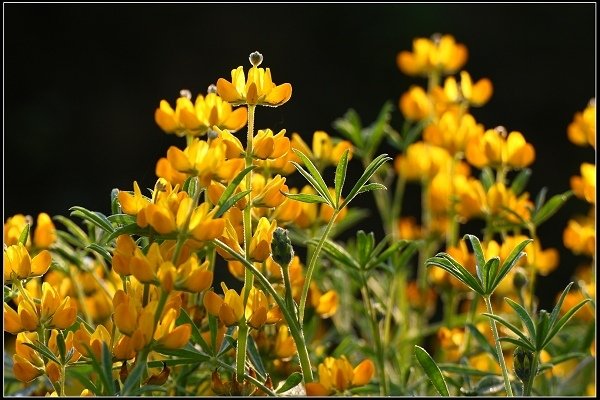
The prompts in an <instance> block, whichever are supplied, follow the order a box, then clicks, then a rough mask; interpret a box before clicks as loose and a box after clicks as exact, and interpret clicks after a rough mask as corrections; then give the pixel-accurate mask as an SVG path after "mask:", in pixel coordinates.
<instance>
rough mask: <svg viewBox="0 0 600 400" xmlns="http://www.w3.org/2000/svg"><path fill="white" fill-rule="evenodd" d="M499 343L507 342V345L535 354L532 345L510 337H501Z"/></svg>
mask: <svg viewBox="0 0 600 400" xmlns="http://www.w3.org/2000/svg"><path fill="white" fill-rule="evenodd" d="M499 340H500V341H501V342H507V343H511V344H514V345H515V346H517V347H522V348H524V349H527V350H529V351H531V352H535V348H534V347H533V345H532V344H531V343H529V342H524V341H523V340H521V339H515V338H512V337H508V336H503V337H501V338H500V339H499Z"/></svg>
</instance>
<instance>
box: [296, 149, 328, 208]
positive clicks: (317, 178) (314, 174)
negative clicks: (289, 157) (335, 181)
mask: <svg viewBox="0 0 600 400" xmlns="http://www.w3.org/2000/svg"><path fill="white" fill-rule="evenodd" d="M292 150H293V151H294V153H296V155H297V156H298V157H299V158H300V159H301V160H302V162H303V163H304V166H305V167H306V169H307V170H308V172H307V171H306V170H304V169H303V168H302V167H301V166H300V165H299V164H298V163H296V162H294V161H290V162H291V163H292V164H294V166H295V167H296V169H297V170H298V172H300V173H301V174H302V176H304V177H305V178H306V179H307V180H308V181H309V183H310V184H311V185H312V186H313V187H314V188H315V190H316V191H317V192H318V193H319V194H320V195H321V196H323V197H324V198H326V199H327V201H328V203H329V205H330V206H331V207H333V208H335V206H336V204H335V202H334V201H333V199H332V198H331V194H329V189H328V187H327V184H326V183H325V181H324V180H323V177H322V176H321V174H320V173H319V170H318V169H317V167H315V164H313V162H312V161H310V159H309V158H308V157H307V156H306V154H304V153H303V152H301V151H300V150H297V149H292ZM309 177H310V178H311V179H309Z"/></svg>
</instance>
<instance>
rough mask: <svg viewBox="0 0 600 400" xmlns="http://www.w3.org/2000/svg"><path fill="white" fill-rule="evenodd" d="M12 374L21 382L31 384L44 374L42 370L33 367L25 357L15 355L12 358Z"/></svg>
mask: <svg viewBox="0 0 600 400" xmlns="http://www.w3.org/2000/svg"><path fill="white" fill-rule="evenodd" d="M13 373H14V374H15V378H17V379H18V380H20V381H21V382H31V381H32V380H34V379H35V378H37V377H38V376H40V375H43V374H44V368H41V367H37V366H35V365H33V364H32V363H31V362H29V360H27V359H26V358H25V357H23V356H20V355H18V354H15V355H14V356H13Z"/></svg>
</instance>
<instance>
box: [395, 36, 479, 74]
mask: <svg viewBox="0 0 600 400" xmlns="http://www.w3.org/2000/svg"><path fill="white" fill-rule="evenodd" d="M467 55H468V53H467V48H466V47H465V46H464V45H462V44H458V43H456V41H455V40H454V37H452V36H451V35H443V36H440V35H434V36H432V38H431V39H429V38H418V39H415V40H413V51H412V52H409V51H402V52H400V53H399V54H398V57H397V59H396V61H397V63H398V67H399V68H400V70H401V71H402V72H404V73H405V74H406V75H410V76H427V75H428V74H430V73H432V72H439V73H442V74H446V75H447V74H451V73H454V72H456V71H457V70H458V69H459V68H461V67H462V66H463V65H464V64H465V62H466V61H467Z"/></svg>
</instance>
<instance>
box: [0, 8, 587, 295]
mask: <svg viewBox="0 0 600 400" xmlns="http://www.w3.org/2000/svg"><path fill="white" fill-rule="evenodd" d="M4 12H5V14H4V23H5V24H4V84H5V89H4V118H5V124H4V167H5V169H4V219H5V220H6V218H7V217H8V216H11V215H13V214H16V213H24V214H30V215H33V216H36V215H37V214H38V213H39V212H42V211H45V212H48V213H50V214H51V215H56V214H62V215H68V208H69V207H70V206H72V205H82V206H85V207H87V208H89V209H93V210H98V211H102V212H108V211H109V199H110V191H111V189H113V188H119V189H125V190H131V188H132V182H133V180H137V181H138V182H139V183H140V186H141V187H151V186H153V183H154V181H155V179H156V178H155V175H154V166H155V163H156V161H157V160H158V158H159V157H161V156H164V155H165V154H166V150H167V148H168V146H170V145H179V146H181V147H182V146H183V145H184V141H183V139H179V138H177V137H175V136H167V135H165V134H164V133H162V131H161V130H160V129H159V128H158V127H157V126H156V125H155V123H154V118H153V114H154V110H155V108H156V107H157V106H158V104H159V101H160V100H161V99H166V100H168V101H169V102H170V103H171V104H172V105H174V102H175V99H176V98H177V96H178V93H179V90H180V89H182V88H187V89H190V90H191V91H192V93H193V95H194V97H195V96H196V95H197V94H198V93H199V92H202V93H205V92H206V88H207V87H208V85H209V84H211V83H214V82H216V80H217V79H218V78H219V77H224V78H227V79H229V78H230V70H231V69H233V68H235V67H237V66H238V65H244V68H246V69H247V67H248V66H249V64H248V61H247V60H248V54H249V53H250V52H252V51H254V50H259V51H261V52H262V53H263V55H264V62H263V65H262V66H263V67H270V68H271V70H272V74H273V80H274V81H275V82H276V83H278V84H279V83H283V82H290V83H291V84H292V86H293V95H292V98H291V100H290V102H288V103H287V104H285V105H284V106H282V107H279V108H275V109H273V108H259V110H258V113H257V122H256V124H257V128H266V127H270V128H272V129H274V130H275V129H277V130H278V129H281V128H286V129H287V130H288V132H289V133H291V132H294V131H295V132H299V133H300V134H302V135H303V136H304V137H305V138H308V137H310V135H311V134H312V132H314V131H315V130H318V129H322V130H326V131H328V132H330V133H334V131H333V129H332V128H331V123H332V122H333V120H334V119H336V118H338V117H340V116H342V115H343V114H344V113H345V111H346V110H347V109H348V108H354V109H356V110H357V111H358V112H359V114H360V115H361V117H362V118H363V121H364V122H365V123H370V122H371V121H372V120H373V119H374V118H375V117H376V115H377V113H378V111H379V109H380V107H381V106H382V105H383V103H384V102H385V101H386V100H391V101H393V102H394V104H397V101H398V99H399V97H400V95H401V93H402V92H403V91H405V90H406V89H408V87H409V86H410V85H412V84H421V85H423V84H425V82H424V81H423V80H419V79H414V78H409V77H407V76H404V75H402V74H401V73H400V71H399V70H398V68H397V66H396V62H395V58H396V55H397V53H398V52H399V51H401V50H410V49H411V43H412V40H413V38H415V37H422V36H430V35H432V34H433V33H436V32H439V33H449V34H452V35H454V36H455V37H456V39H457V41H458V42H460V43H464V44H465V45H466V46H467V47H468V49H469V60H468V62H467V65H466V67H465V69H466V70H468V71H469V72H470V73H471V76H472V77H473V78H474V79H479V78H481V77H484V76H485V77H489V78H490V79H491V80H492V82H493V84H494V96H493V97H492V100H491V101H490V102H489V103H488V104H487V105H486V106H485V107H483V108H481V109H473V114H474V116H475V117H476V119H477V120H478V121H479V122H481V123H483V124H484V126H485V127H486V128H491V127H494V126H497V125H504V126H505V127H507V129H508V130H509V131H510V130H518V131H521V132H522V133H523V134H524V135H525V137H526V139H527V140H528V141H529V142H531V143H533V145H534V146H535V149H536V153H537V156H536V160H535V163H534V164H533V165H532V169H533V177H532V181H531V182H530V184H529V186H528V190H529V191H530V192H531V193H532V194H533V196H535V194H536V193H538V192H539V190H540V189H541V188H542V187H544V186H547V187H549V194H555V193H559V192H563V191H565V190H568V189H569V178H570V176H572V175H574V174H578V173H579V165H580V163H581V162H582V161H584V160H587V161H591V162H593V160H594V157H595V156H594V151H593V150H592V149H591V148H578V147H576V146H575V145H573V144H571V143H570V142H569V141H568V139H567V136H566V128H567V125H568V124H569V123H570V122H571V120H572V119H573V115H574V113H575V112H577V111H581V110H582V109H583V108H584V107H585V105H586V104H587V102H588V101H589V100H590V98H592V97H594V95H595V88H596V86H595V84H596V81H595V62H596V57H595V54H596V53H595V51H596V46H595V39H596V25H595V17H596V7H595V4H593V3H589V4H494V5H484V4H475V5H471V4H412V5H404V4H327V5H318V4H274V5H273V4H222V5H219V4H176V5H171V4H169V5H167V4H145V5H134V4H129V5H118V4H78V5H70V4H69V5H67V4H62V5H60V4H53V5H46V4H28V5H20V4H5V5H4ZM392 124H393V125H394V126H395V127H396V128H397V129H399V128H400V126H401V124H402V118H401V116H400V113H399V111H398V110H397V109H396V112H395V114H394V117H393V119H392ZM383 150H387V151H389V149H383ZM411 196H412V197H411ZM367 197H368V196H364V198H363V199H362V200H361V201H362V203H359V205H361V206H363V207H370V206H372V205H371V203H370V198H367ZM407 200H408V201H409V203H411V204H408V205H407V206H406V208H405V209H407V210H411V209H414V210H416V209H418V206H416V205H415V202H416V201H418V200H417V197H416V195H409V197H408V198H407ZM586 210H587V207H586V205H585V204H584V203H583V202H581V201H579V200H576V199H572V200H570V201H569V202H568V204H567V205H566V206H565V207H564V208H563V209H562V210H561V211H560V212H559V213H558V214H557V215H556V216H555V217H554V218H553V219H552V220H550V221H549V222H547V223H546V224H545V225H543V226H542V227H541V228H540V236H541V238H542V244H543V246H544V248H545V247H550V246H552V247H557V248H558V249H559V250H560V251H561V265H560V266H559V268H558V270H557V271H555V272H554V273H553V274H552V275H551V276H550V277H548V278H544V279H542V280H541V281H540V285H539V287H538V289H539V292H540V294H542V293H543V294H544V295H545V297H544V301H545V302H546V304H547V302H548V301H551V297H553V296H554V294H555V293H556V292H557V291H559V290H560V289H561V287H564V286H565V285H566V283H567V280H568V279H569V277H570V275H571V274H572V272H573V269H574V268H575V267H576V266H577V265H578V264H579V263H580V262H581V261H582V259H580V258H577V257H574V256H573V255H571V254H570V253H568V252H567V251H566V250H565V249H564V247H563V246H562V231H563V228H564V226H566V222H567V220H568V218H569V216H571V215H572V214H573V213H577V212H578V213H582V212H585V211H586ZM373 221H376V220H375V219H371V220H368V221H366V222H365V223H363V225H362V226H361V228H363V229H367V230H376V231H377V232H378V233H380V232H381V231H380V227H379V225H380V224H379V223H378V222H377V223H375V224H374V225H373ZM369 224H371V226H370V225H369ZM463 233H465V232H463ZM477 233H478V232H477ZM542 305H544V303H543V304H542Z"/></svg>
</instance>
